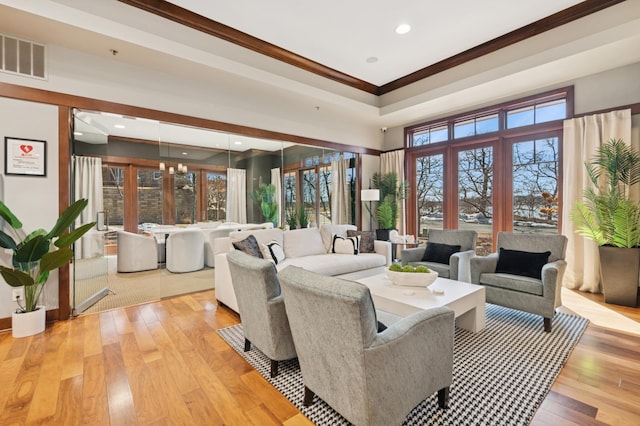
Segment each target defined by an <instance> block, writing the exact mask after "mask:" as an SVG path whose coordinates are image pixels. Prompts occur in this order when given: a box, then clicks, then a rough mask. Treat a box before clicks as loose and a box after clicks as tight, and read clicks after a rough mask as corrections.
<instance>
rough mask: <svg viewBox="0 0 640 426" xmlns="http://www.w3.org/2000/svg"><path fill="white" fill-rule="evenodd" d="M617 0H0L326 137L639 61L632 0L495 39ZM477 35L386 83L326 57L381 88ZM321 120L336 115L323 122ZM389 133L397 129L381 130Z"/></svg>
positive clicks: (251, 120)
mask: <svg viewBox="0 0 640 426" xmlns="http://www.w3.org/2000/svg"><path fill="white" fill-rule="evenodd" d="M134 3H135V4H138V6H140V5H145V4H146V5H147V6H148V5H152V6H153V7H155V8H156V9H158V8H159V9H161V10H170V9H171V8H174V9H178V8H184V9H185V10H186V11H187V12H189V11H190V12H192V13H194V14H197V15H200V16H199V19H197V18H198V16H197V15H193V14H192V15H193V16H192V22H190V24H191V25H184V24H183V23H179V22H176V21H172V20H170V19H167V18H166V17H162V16H159V15H157V14H154V13H150V12H149V10H148V8H147V10H145V9H144V8H140V7H133V6H132V5H131V4H134ZM613 3H616V2H615V1H612V0H587V1H584V2H579V1H576V0H521V1H513V0H484V1H482V2H479V1H477V0H456V1H426V0H397V1H393V2H391V1H388V0H387V1H382V0H349V1H344V0H343V1H340V2H338V1H336V0H325V1H323V2H307V1H300V0H297V1H296V0H273V1H269V2H267V1H261V0H233V1H216V2H213V1H202V0H171V1H170V2H167V1H162V0H83V1H78V0H33V1H29V2H25V1H23V0H0V17H2V18H0V32H2V33H7V34H12V35H15V36H18V37H24V38H25V39H27V40H32V41H36V42H41V43H46V44H48V45H55V46H60V47H62V48H64V49H71V50H73V51H77V52H82V53H83V54H88V55H92V57H96V58H100V59H101V60H110V61H116V62H119V63H121V64H124V65H125V66H131V67H138V68H141V69H145V70H154V71H157V72H159V73H164V74H166V75H170V76H172V77H177V78H181V79H184V80H188V81H189V82H193V83H194V84H195V83H197V84H200V85H204V86H203V87H206V86H207V85H208V86H212V85H216V89H215V90H217V91H218V92H219V93H220V94H221V95H222V96H227V97H226V98H224V99H226V100H230V101H229V102H228V103H227V104H226V105H221V106H220V110H219V111H218V110H215V111H213V112H210V113H208V114H204V113H203V115H202V116H203V117H211V116H215V117H221V118H220V119H221V121H225V120H226V121H225V122H229V123H233V124H241V125H246V126H250V127H257V128H260V129H267V130H272V131H276V132H283V133H288V134H293V135H302V136H305V137H309V138H317V139H321V140H328V141H337V140H341V139H342V134H343V133H344V131H343V130H342V128H347V126H350V125H351V124H350V123H355V122H357V123H358V126H361V127H362V128H366V129H368V130H367V132H369V133H366V134H364V132H363V134H364V135H363V136H360V134H359V133H358V136H359V137H360V138H361V139H363V140H368V141H370V140H371V139H373V138H372V136H373V134H374V133H375V132H374V131H377V135H376V136H378V137H380V131H379V129H380V128H386V127H388V128H396V129H398V128H401V127H402V126H405V125H407V124H411V123H415V122H418V121H422V120H424V119H425V117H441V116H445V115H447V114H453V113H458V112H461V111H466V110H470V109H472V108H477V107H478V106H482V105H491V104H493V103H495V102H497V101H503V100H506V99H514V98H516V97H522V96H524V95H526V94H532V93H536V92H540V91H542V90H548V89H549V88H553V87H562V85H568V84H572V82H573V81H575V80H576V79H578V78H580V77H584V76H588V75H591V74H596V73H599V72H603V71H606V70H609V69H614V68H617V67H622V66H625V65H628V64H633V63H636V62H640V49H638V48H637V46H638V45H640V0H626V1H623V2H618V4H615V5H613V6H611V7H607V8H605V9H603V10H600V11H598V12H595V13H593V14H589V15H587V16H584V17H582V18H580V19H577V20H573V21H572V20H568V21H566V23H564V24H563V25H561V26H559V27H551V28H549V29H548V30H547V31H542V32H539V33H536V32H535V31H534V32H533V33H530V34H528V35H530V36H531V37H529V38H527V36H526V35H525V37H523V38H522V39H521V40H520V41H519V42H517V43H515V44H505V45H499V46H498V47H499V48H498V47H495V41H496V38H498V41H499V40H501V39H500V37H501V36H503V35H505V34H507V33H509V32H512V31H516V32H517V31H519V30H518V29H521V28H523V27H525V26H527V25H530V24H532V23H534V22H540V20H541V19H542V20H544V19H545V18H546V17H548V16H551V15H554V14H557V13H559V15H556V16H560V17H562V16H563V11H564V10H566V9H567V8H572V7H581V6H585V5H586V6H595V7H597V6H598V5H601V4H607V5H609V4H613ZM194 16H195V17H196V18H193V17H194ZM212 22H213V24H217V25H218V26H220V25H221V24H224V25H228V26H229V27H232V29H236V30H238V31H241V32H242V33H245V35H249V36H252V37H253V38H255V39H260V40H262V41H263V42H268V43H271V44H269V45H267V46H271V47H272V48H273V49H272V50H278V51H280V53H282V52H284V60H283V59H282V58H283V57H282V56H281V57H280V59H274V57H272V56H269V55H265V54H264V53H263V52H260V50H256V49H253V50H252V49H251V48H246V47H242V46H240V45H238V44H236V43H233V42H230V41H229V39H228V38H221V37H215V36H212V35H211V33H210V32H209V33H207V32H206V29H207V26H210V25H211V23H212ZM402 22H406V23H408V24H410V25H411V27H412V30H411V31H410V32H409V33H408V34H405V35H398V34H396V33H395V32H394V28H395V26H396V25H397V24H399V23H402ZM198 25H199V26H198ZM545 29H546V28H545ZM535 30H541V28H535ZM487 42H488V43H487ZM483 43H487V44H486V45H485V47H488V49H484V50H481V51H480V52H481V54H478V55H477V56H475V57H473V58H471V59H468V60H466V61H461V62H456V64H455V66H453V67H452V68H449V69H446V70H445V71H444V72H436V73H434V74H432V75H429V76H427V77H424V78H420V79H419V80H416V81H413V82H411V83H409V84H403V85H398V86H397V87H394V88H393V90H390V91H388V92H386V93H384V94H381V95H376V94H375V92H370V91H369V92H368V91H366V90H360V89H358V88H357V85H356V86H350V85H348V84H343V83H341V82H340V81H341V80H340V79H332V78H331V77H332V76H331V70H334V72H335V73H336V74H340V75H341V76H351V77H352V78H353V79H357V80H359V81H362V82H364V83H366V84H370V85H372V86H374V87H377V88H379V87H382V86H384V85H389V83H391V82H393V81H394V80H395V81H398V80H397V79H399V78H400V79H402V78H405V77H406V76H410V75H412V73H416V72H418V73H419V72H420V71H421V70H425V69H428V68H429V67H434V66H435V65H437V64H438V63H442V61H444V62H446V61H448V60H449V59H450V58H456V57H457V56H456V55H461V54H464V53H465V52H469V49H472V50H473V49H476V47H477V46H483ZM112 50H117V51H118V53H117V55H114V54H113V53H112ZM267 50H269V49H267ZM478 51H479V50H478ZM287 52H288V53H287ZM369 58H377V61H375V62H372V60H371V59H370V60H369V61H367V59H369ZM287 59H290V60H287ZM305 60H306V61H307V62H309V63H311V64H312V67H313V66H320V67H325V68H326V70H329V71H326V70H325V72H324V74H318V73H314V72H309V70H308V69H304V68H301V67H300V66H299V63H300V61H302V62H303V63H304V61H305ZM65 83H66V82H65ZM44 87H46V85H45V86H44ZM193 87H196V86H195V85H194V86H193ZM69 93H73V91H71V92H69ZM106 99H107V100H111V99H109V98H106ZM116 101H117V100H116ZM282 105H286V106H288V109H286V108H284V109H283V107H282ZM320 107H322V108H320ZM162 108H166V107H159V109H162ZM222 108H228V109H229V116H231V117H232V118H231V119H229V118H226V119H225V117H224V116H223V115H222V113H224V112H225V111H224V110H223V109H222ZM165 110H167V109H165ZM169 111H170V110H169ZM214 113H215V115H214ZM283 117H285V118H283ZM321 119H322V120H323V121H319V120H321ZM278 120H279V121H278ZM305 120H306V121H305ZM341 120H342V121H341ZM327 123H339V124H340V125H337V126H335V128H334V129H332V128H330V127H329V126H327ZM283 125H284V126H283ZM305 126H306V127H305ZM341 127H342V128H341ZM389 135H394V133H393V132H389V133H387V134H386V135H385V136H384V138H387V137H391V136H389ZM396 137H397V135H396ZM358 143H360V142H358ZM376 143H377V142H376ZM374 145H375V143H374ZM374 147H375V146H374Z"/></svg>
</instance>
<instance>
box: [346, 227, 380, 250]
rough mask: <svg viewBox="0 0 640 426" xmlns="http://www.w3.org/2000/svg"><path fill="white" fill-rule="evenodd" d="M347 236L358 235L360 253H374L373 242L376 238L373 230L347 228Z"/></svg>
mask: <svg viewBox="0 0 640 426" xmlns="http://www.w3.org/2000/svg"><path fill="white" fill-rule="evenodd" d="M347 237H360V250H359V252H360V253H375V252H376V250H375V247H374V244H373V242H374V241H375V239H376V233H375V232H374V231H354V230H348V231H347Z"/></svg>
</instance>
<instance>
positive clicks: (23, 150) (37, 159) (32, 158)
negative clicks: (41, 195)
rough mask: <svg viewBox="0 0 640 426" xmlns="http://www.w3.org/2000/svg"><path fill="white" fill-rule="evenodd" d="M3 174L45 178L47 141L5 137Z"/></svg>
mask: <svg viewBox="0 0 640 426" xmlns="http://www.w3.org/2000/svg"><path fill="white" fill-rule="evenodd" d="M4 173H5V174H7V175H27V176H46V175H47V141H41V140H36V139H22V138H12V137H8V136H7V137H5V138H4Z"/></svg>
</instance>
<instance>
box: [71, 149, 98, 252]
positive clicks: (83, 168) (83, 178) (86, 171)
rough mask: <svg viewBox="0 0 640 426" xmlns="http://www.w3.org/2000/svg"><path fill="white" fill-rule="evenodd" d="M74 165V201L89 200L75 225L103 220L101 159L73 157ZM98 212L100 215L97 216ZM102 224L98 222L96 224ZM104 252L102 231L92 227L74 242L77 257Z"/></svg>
mask: <svg viewBox="0 0 640 426" xmlns="http://www.w3.org/2000/svg"><path fill="white" fill-rule="evenodd" d="M73 167H74V188H75V189H74V201H77V200H79V199H81V198H86V199H87V200H88V202H89V204H88V205H87V208H85V209H84V210H83V211H82V213H81V214H80V216H79V217H78V219H76V223H75V226H76V227H78V226H80V225H83V224H85V223H89V222H93V221H99V220H103V219H101V218H104V207H103V205H104V204H103V197H102V160H101V159H100V158H95V157H73ZM98 213H100V214H101V217H100V218H98ZM102 225H103V224H101V223H98V226H102ZM103 253H104V243H103V240H102V233H101V232H99V231H97V230H96V228H95V227H94V228H93V229H91V230H90V231H89V232H87V233H86V234H85V235H84V236H83V237H82V238H81V239H79V240H78V241H77V242H76V243H75V256H76V258H77V259H87V258H91V257H101V256H102V255H103Z"/></svg>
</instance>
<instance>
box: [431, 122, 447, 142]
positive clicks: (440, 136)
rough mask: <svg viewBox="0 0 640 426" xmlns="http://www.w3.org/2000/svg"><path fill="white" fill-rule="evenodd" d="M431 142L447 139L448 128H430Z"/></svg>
mask: <svg viewBox="0 0 640 426" xmlns="http://www.w3.org/2000/svg"><path fill="white" fill-rule="evenodd" d="M430 133H431V143H436V142H444V141H446V140H448V139H449V128H448V127H447V126H446V125H444V126H439V127H432V128H431V132H430Z"/></svg>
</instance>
